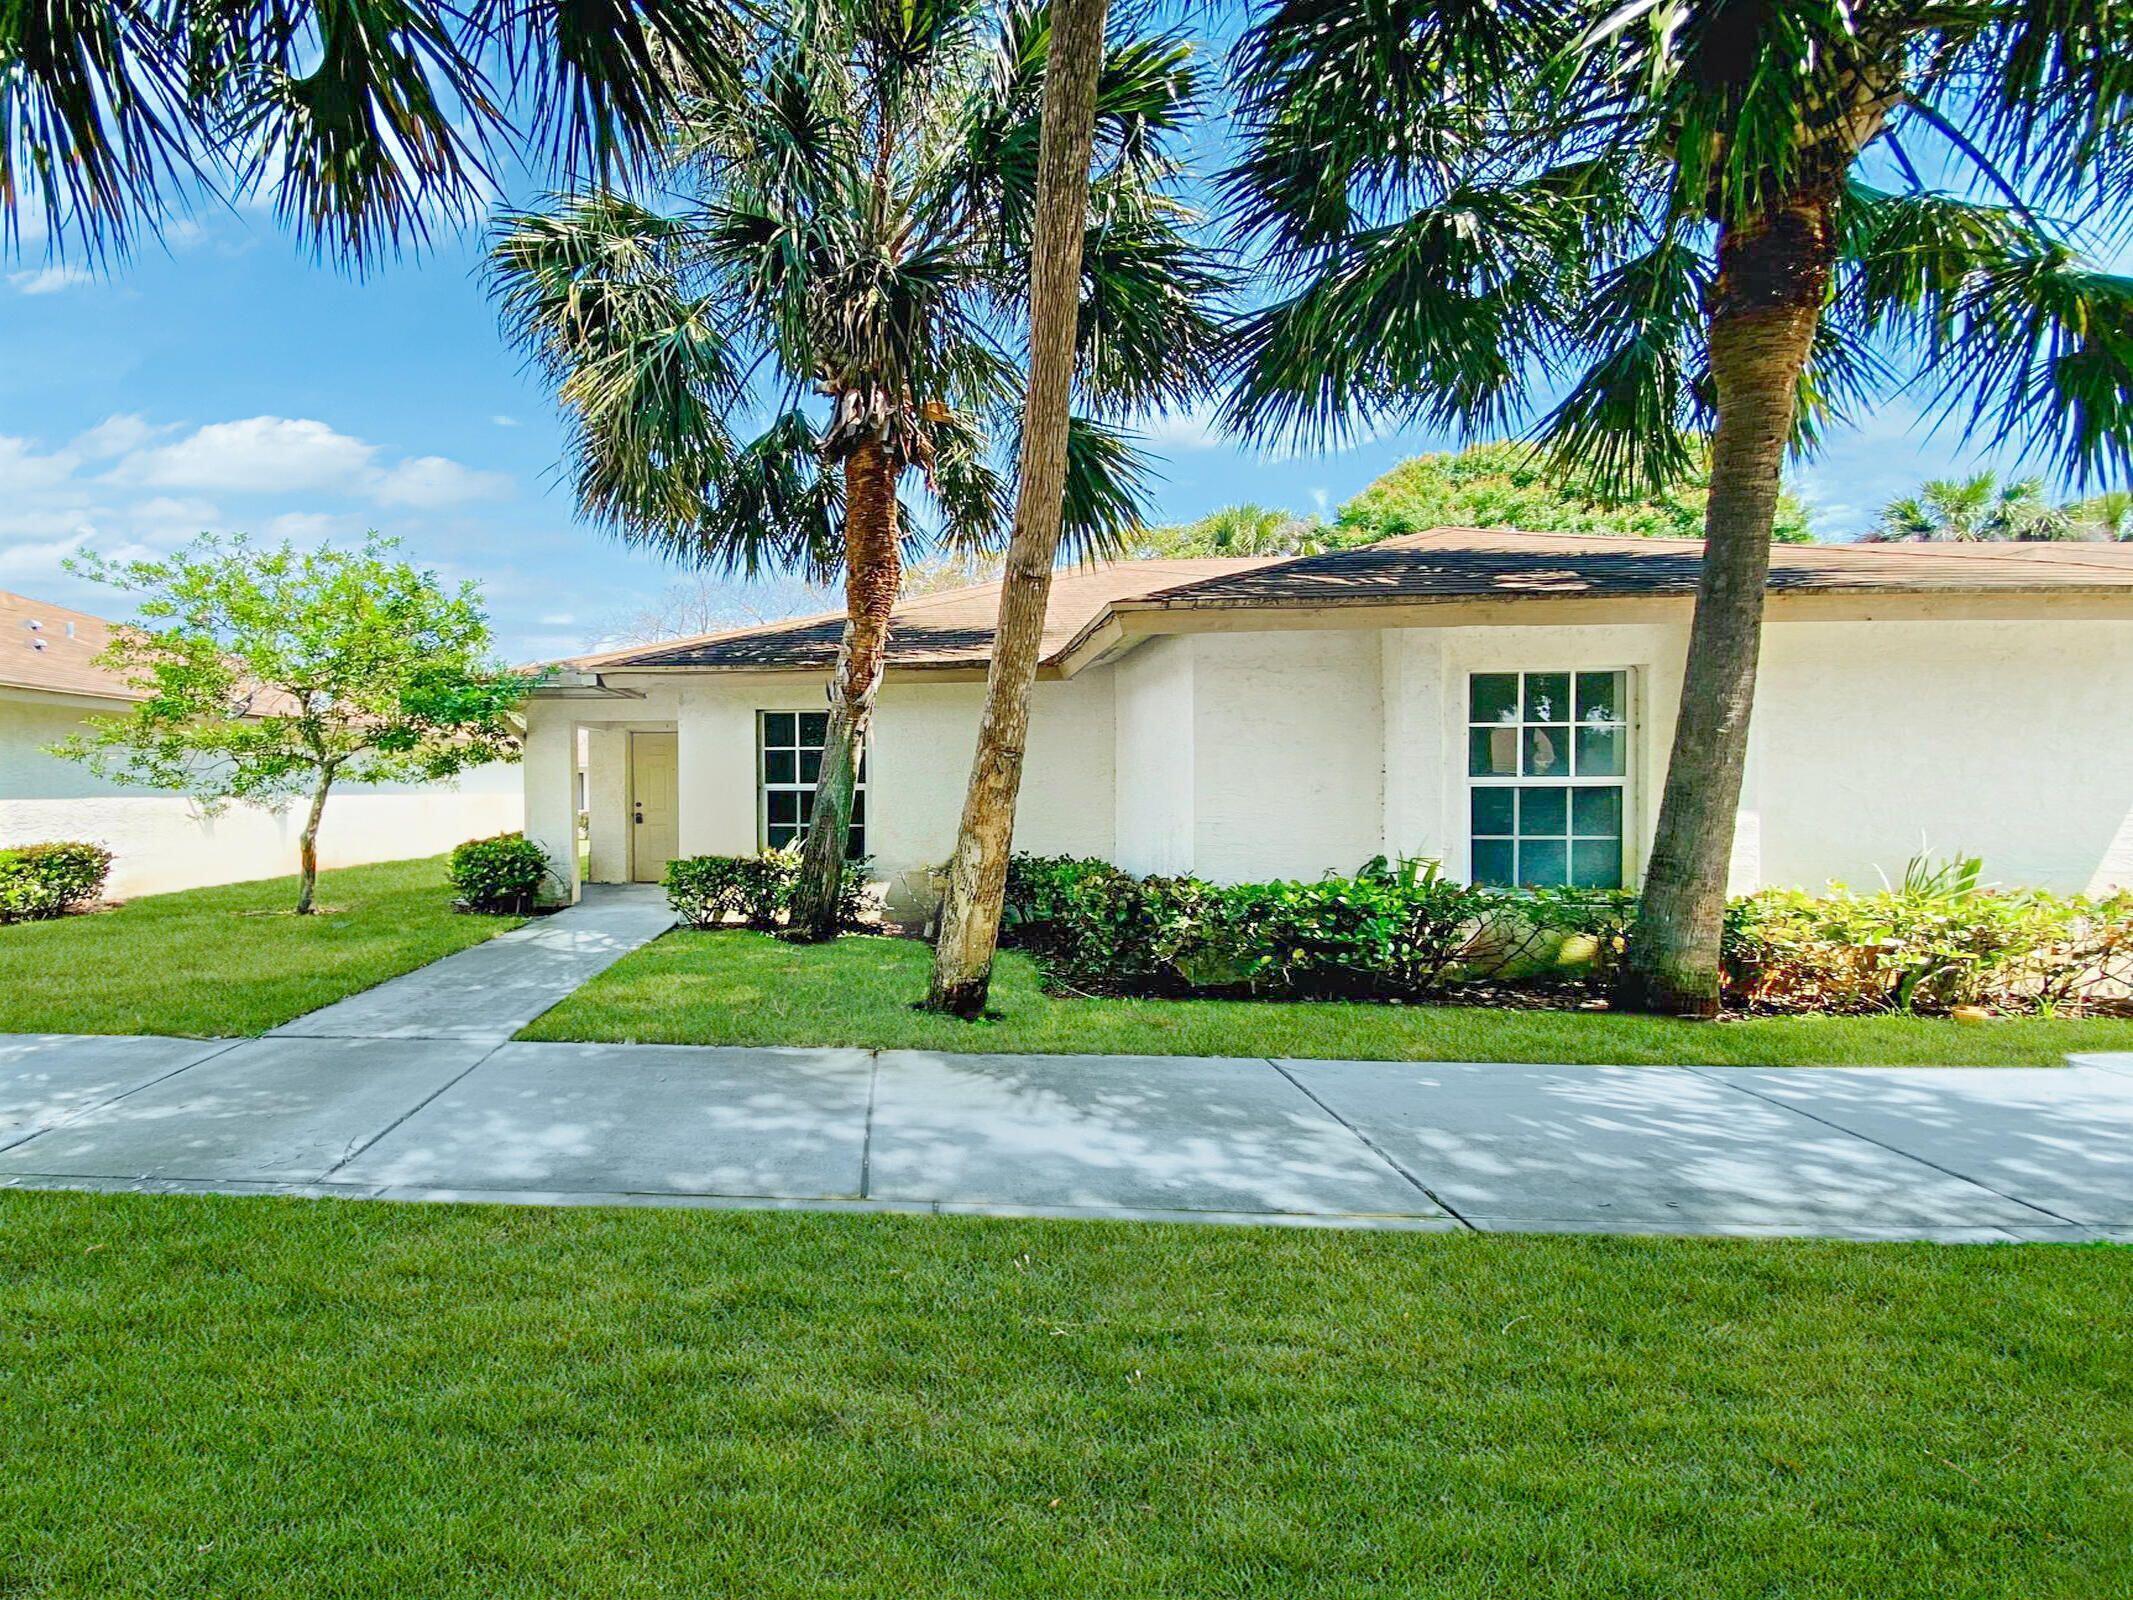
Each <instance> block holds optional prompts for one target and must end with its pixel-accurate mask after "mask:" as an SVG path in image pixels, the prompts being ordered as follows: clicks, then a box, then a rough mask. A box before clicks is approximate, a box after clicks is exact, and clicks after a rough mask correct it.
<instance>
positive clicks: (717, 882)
mask: <svg viewBox="0 0 2133 1600" xmlns="http://www.w3.org/2000/svg"><path fill="white" fill-rule="evenodd" d="M869 866H870V863H869V862H868V861H867V860H866V859H864V858H860V859H856V860H851V861H847V862H845V864H844V875H843V877H842V878H841V879H840V880H839V882H838V885H837V921H838V924H839V926H841V927H846V928H857V927H863V926H865V925H866V924H867V923H869V922H871V921H872V920H873V919H874V917H875V914H876V907H875V905H874V901H873V891H872V889H871V888H870V887H869V884H868V879H867V873H868V868H869ZM799 875H800V851H799V849H798V847H792V848H788V849H784V850H765V851H763V852H762V853H761V854H760V855H753V856H678V857H676V858H675V859H674V860H672V861H669V862H668V863H667V870H666V876H665V877H664V878H662V879H661V880H660V882H661V884H662V886H663V887H664V888H665V889H666V891H667V904H669V905H671V906H672V907H673V908H674V913H675V915H676V916H678V917H680V918H681V920H682V921H683V922H685V923H687V924H688V925H689V926H690V927H692V928H715V927H717V926H719V925H720V924H721V923H725V922H731V921H734V920H739V921H741V922H744V923H746V924H747V925H748V926H749V927H751V928H761V929H766V930H767V929H771V928H775V927H777V926H778V925H779V924H780V923H781V922H783V921H784V919H785V913H786V911H787V910H788V909H789V908H790V906H791V904H792V892H793V885H794V883H795V882H797V881H798V878H799Z"/></svg>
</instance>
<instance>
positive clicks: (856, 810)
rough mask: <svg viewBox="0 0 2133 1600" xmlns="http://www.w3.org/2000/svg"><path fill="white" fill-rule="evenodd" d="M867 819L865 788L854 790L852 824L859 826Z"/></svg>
mask: <svg viewBox="0 0 2133 1600" xmlns="http://www.w3.org/2000/svg"><path fill="white" fill-rule="evenodd" d="M866 819H867V797H866V794H865V792H864V791H863V790H857V789H855V790H853V791H852V826H853V827H855V828H856V827H857V826H859V824H860V823H862V822H864V821H866Z"/></svg>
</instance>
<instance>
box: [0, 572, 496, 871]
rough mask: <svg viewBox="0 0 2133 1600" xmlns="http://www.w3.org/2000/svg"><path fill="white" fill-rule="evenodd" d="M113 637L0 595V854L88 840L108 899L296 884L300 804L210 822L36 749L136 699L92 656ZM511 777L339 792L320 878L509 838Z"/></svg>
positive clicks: (241, 809) (232, 812) (101, 624)
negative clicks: (276, 880) (102, 858)
mask: <svg viewBox="0 0 2133 1600" xmlns="http://www.w3.org/2000/svg"><path fill="white" fill-rule="evenodd" d="M110 632H111V624H109V623H108V622H106V621H104V620H103V618H101V617H92V616H90V615H89V614H88V613H86V612H82V611H69V610H67V609H66V608H65V607H63V606H54V605H47V604H45V603H44V602H43V601H41V600H31V599H28V598H26V597H25V596H22V595H19V594H9V593H7V592H6V591H5V590H0V846H5V845H13V844H32V843H36V842H38V841H40V840H46V839H86V840H91V841H94V842H95V843H98V844H101V845H104V846H105V847H106V848H108V849H109V850H110V851H111V852H112V854H113V860H112V864H111V879H110V892H111V893H112V894H113V895H116V896H121V897H123V896H128V895H138V894H157V893H160V892H162V891H164V890H166V889H188V888H193V887H195V886H197V885H200V884H208V883H232V882H235V881H237V880H238V879H241V878H269V877H277V876H280V875H281V874H284V873H293V872H294V871H296V836H297V834H298V833H299V832H300V831H301V830H302V828H303V820H304V819H303V808H302V806H301V805H299V806H295V807H292V808H290V809H288V810H285V811H282V812H279V813H277V812H273V811H269V810H267V809H266V808H265V807H262V806H256V805H231V806H229V807H226V808H225V809H223V810H222V811H220V812H219V813H217V814H215V815H212V816H210V815H208V814H207V813H206V812H204V811H203V810H202V808H201V807H200V806H199V805H197V804H196V803H195V802H193V801H191V800H189V799H187V798H186V797H185V796H183V795H179V794H171V793H168V792H166V791H162V790H156V789H143V788H138V787H135V786H133V785H130V784H119V783H111V782H108V781H106V780H105V779H103V778H100V777H98V776H97V775H96V774H95V773H94V772H92V771H90V770H89V769H88V768H87V767H85V766H82V765H81V764H80V763H79V762H74V761H62V760H60V759H59V758H58V757H57V756H53V755H48V754H46V753H45V752H46V747H47V746H48V745H51V744H54V743H56V742H58V741H59V740H61V739H64V738H65V737H66V736H67V735H68V734H70V733H73V732H75V731H76V730H77V729H79V728H80V726H81V722H82V719H83V718H84V717H87V716H91V715H95V714H97V713H113V712H122V711H124V710H125V709H126V708H127V706H128V705H129V704H131V703H132V702H134V701H136V700H138V699H140V698H141V696H140V694H139V693H138V691H136V690H134V689H131V688H129V687H128V686H127V684H126V682H125V680H124V679H123V678H121V677H119V676H117V675H115V674H113V673H110V672H107V671H105V670H104V669H103V668H102V667H99V666H97V665H96V663H95V657H96V655H97V653H98V652H99V651H101V650H102V649H103V647H104V643H105V641H106V640H107V639H108V638H109V637H110ZM521 815H522V799H521V787H520V780H519V775H518V774H517V773H516V772H515V771H513V770H512V769H511V768H509V767H504V766H496V767H485V768H483V769H481V770H480V771H477V772H473V773H469V774H468V775H467V776H466V777H464V778H462V779H461V780H460V781H459V783H458V785H457V786H456V787H451V786H446V785H419V786H418V785H398V784H388V785H375V784H347V785H342V786H337V787H336V788H335V789H334V791H333V794H332V796H331V797H330V798H329V799H328V800H327V802H326V816H325V821H324V824H323V826H322V827H321V829H320V831H319V861H320V863H321V864H322V865H324V866H328V867H345V866H353V865H355V864H356V863H358V862H362V861H388V860H396V859H400V858H403V857H408V856H424V855H434V854H436V853H438V852H439V851H442V850H447V849H449V848H450V847H451V846H453V845H455V844H458V843H459V842H460V841H461V840H463V839H471V838H475V837H477V836H479V835H482V834H491V833H502V832H504V831H506V830H508V829H512V828H516V827H518V826H519V819H520V817H521Z"/></svg>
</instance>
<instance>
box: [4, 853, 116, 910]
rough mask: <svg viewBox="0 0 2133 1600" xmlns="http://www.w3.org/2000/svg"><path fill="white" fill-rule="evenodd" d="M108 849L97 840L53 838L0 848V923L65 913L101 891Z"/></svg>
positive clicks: (109, 857) (107, 872) (108, 861)
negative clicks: (92, 842)
mask: <svg viewBox="0 0 2133 1600" xmlns="http://www.w3.org/2000/svg"><path fill="white" fill-rule="evenodd" d="M110 871H111V852H110V851H109V850H106V849H105V848H104V847H103V846H102V845H100V844H84V843H79V842H75V841H55V842H53V843H49V844H26V845H18V846H16V847H15V848H14V849H12V850H0V922H33V921H36V920H38V919H40V918H44V917H58V916H64V915H65V914H66V913H67V912H69V911H71V910H73V909H74V908H75V907H76V906H80V905H86V904H88V903H89V902H90V901H92V900H94V899H95V898H96V897H97V896H98V895H99V894H101V893H102V892H103V888H104V879H105V878H106V877H107V876H108V875H109V873H110Z"/></svg>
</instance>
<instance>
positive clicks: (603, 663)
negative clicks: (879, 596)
mask: <svg viewBox="0 0 2133 1600" xmlns="http://www.w3.org/2000/svg"><path fill="white" fill-rule="evenodd" d="M1281 559H1282V558H1281V557H1279V556H1262V557H1218V558H1209V559H1204V560H1187V561H1117V562H1111V563H1109V564H1107V565H1104V566H1097V567H1070V568H1066V569H1064V570H1062V571H1061V572H1059V573H1058V575H1057V576H1055V577H1054V578H1053V579H1052V601H1051V605H1050V607H1049V608H1048V609H1047V610H1046V612H1045V618H1044V654H1045V655H1046V656H1050V655H1052V654H1053V653H1054V652H1056V651H1058V650H1060V649H1062V648H1064V647H1065V645H1066V643H1067V641H1068V640H1070V639H1072V638H1073V637H1074V635H1075V634H1077V633H1079V632H1080V631H1081V630H1082V628H1083V627H1084V626H1086V625H1087V624H1088V623H1090V622H1093V621H1094V620H1095V619H1096V618H1097V617H1099V616H1101V615H1102V614H1103V611H1104V608H1105V607H1106V606H1108V605H1109V604H1110V603H1111V602H1112V601H1114V600H1120V599H1125V598H1128V597H1131V596H1136V595H1142V594H1149V593H1154V592H1157V591H1160V590H1163V589H1170V588H1175V587H1177V586H1178V585H1181V584H1186V583H1193V582H1197V581H1200V580H1203V579H1208V578H1221V577H1230V576H1235V575H1237V574H1239V573H1243V572H1247V571H1250V570H1251V569H1252V568H1254V567H1264V566H1271V565H1273V564H1275V563H1276V562H1278V561H1280V560H1281ZM999 609H1000V586H999V584H997V583H981V584H976V585H973V586H972V587H970V588H967V589H951V590H947V591H945V592H943V593H940V594H929V595H921V596H919V597H918V598H917V599H915V600H906V601H904V602H903V604H901V605H899V606H898V607H897V608H896V612H895V618H894V620H893V622H892V624H891V627H890V633H889V661H890V664H891V665H893V666H899V667H911V666H927V667H942V666H983V665H984V664H985V662H986V661H987V660H988V659H989V658H990V656H991V654H992V632H993V622H994V619H995V618H996V617H997V616H998V614H999ZM843 632H844V613H843V612H841V611H834V612H825V613H823V614H822V615H821V616H816V617H799V618H795V619H794V620H793V621H791V622H773V623H769V624H766V625H764V626H762V627H755V628H737V629H733V630H731V631H729V632H725V633H711V634H705V635H703V636H701V637H700V638H695V639H675V640H671V641H669V642H667V643H665V644H656V645H638V646H634V647H632V648H630V649H626V650H609V651H604V652H602V653H601V654H599V655H591V656H578V657H575V658H574V659H573V660H572V661H571V662H570V663H569V664H570V665H571V666H575V667H589V668H594V669H598V668H613V667H715V668H721V669H725V670H728V671H735V670H744V669H747V668H750V667H755V668H764V669H784V668H792V667H827V666H829V665H831V664H832V663H834V662H835V661H836V659H837V643H838V639H839V638H840V636H841V635H842V634H843Z"/></svg>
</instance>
